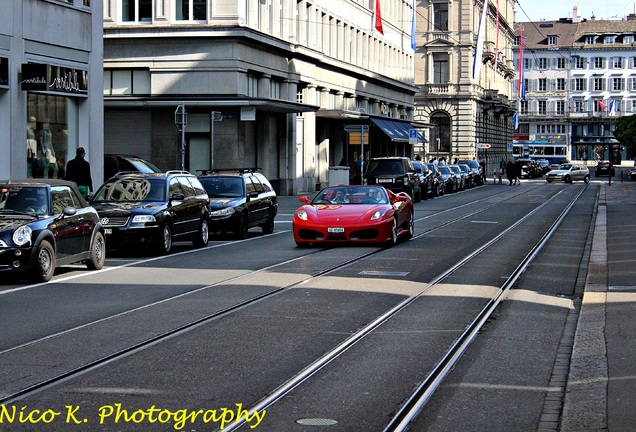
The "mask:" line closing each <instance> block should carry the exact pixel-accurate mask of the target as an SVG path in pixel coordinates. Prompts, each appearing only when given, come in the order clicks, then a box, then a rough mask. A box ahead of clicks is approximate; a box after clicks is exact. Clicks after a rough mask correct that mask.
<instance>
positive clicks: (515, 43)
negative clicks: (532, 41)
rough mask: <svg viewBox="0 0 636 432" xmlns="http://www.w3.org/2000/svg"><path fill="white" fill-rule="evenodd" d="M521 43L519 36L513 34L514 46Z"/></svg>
mask: <svg viewBox="0 0 636 432" xmlns="http://www.w3.org/2000/svg"><path fill="white" fill-rule="evenodd" d="M520 44H521V37H520V36H515V40H514V41H513V45H514V46H519V45H520Z"/></svg>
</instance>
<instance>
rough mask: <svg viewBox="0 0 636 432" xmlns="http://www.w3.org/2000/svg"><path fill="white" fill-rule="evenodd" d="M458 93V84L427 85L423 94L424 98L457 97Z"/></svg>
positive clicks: (424, 86)
mask: <svg viewBox="0 0 636 432" xmlns="http://www.w3.org/2000/svg"><path fill="white" fill-rule="evenodd" d="M457 92H458V86H457V84H451V83H446V84H425V85H423V86H422V90H421V94H422V95H424V96H431V95H444V96H455V95H457Z"/></svg>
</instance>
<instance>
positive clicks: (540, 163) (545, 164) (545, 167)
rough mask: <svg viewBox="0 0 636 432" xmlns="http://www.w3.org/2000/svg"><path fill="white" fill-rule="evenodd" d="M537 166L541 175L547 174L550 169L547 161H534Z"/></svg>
mask: <svg viewBox="0 0 636 432" xmlns="http://www.w3.org/2000/svg"><path fill="white" fill-rule="evenodd" d="M535 162H536V163H537V166H538V167H539V168H540V169H541V173H542V174H543V175H545V174H547V173H548V172H549V171H550V170H551V169H552V168H551V167H550V161H549V160H547V159H537V160H536V161H535Z"/></svg>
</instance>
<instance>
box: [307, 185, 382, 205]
mask: <svg viewBox="0 0 636 432" xmlns="http://www.w3.org/2000/svg"><path fill="white" fill-rule="evenodd" d="M312 203H313V204H388V203H389V196H388V195H387V192H386V189H384V188H383V187H377V186H335V187H328V188H325V189H323V190H322V191H320V192H319V193H318V195H316V197H315V198H314V199H313V201H312Z"/></svg>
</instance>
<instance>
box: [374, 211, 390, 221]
mask: <svg viewBox="0 0 636 432" xmlns="http://www.w3.org/2000/svg"><path fill="white" fill-rule="evenodd" d="M385 214H386V210H376V211H375V213H373V216H371V220H377V219H381V218H382V216H384V215H385Z"/></svg>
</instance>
